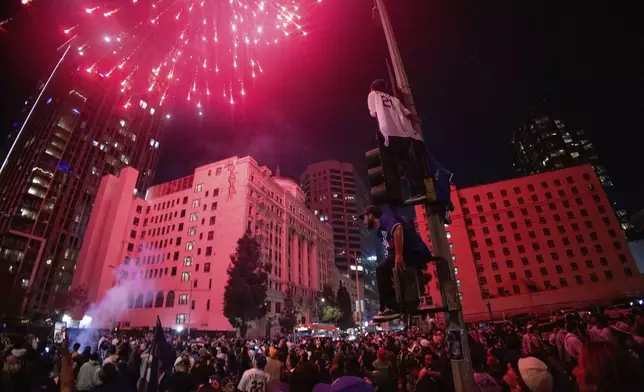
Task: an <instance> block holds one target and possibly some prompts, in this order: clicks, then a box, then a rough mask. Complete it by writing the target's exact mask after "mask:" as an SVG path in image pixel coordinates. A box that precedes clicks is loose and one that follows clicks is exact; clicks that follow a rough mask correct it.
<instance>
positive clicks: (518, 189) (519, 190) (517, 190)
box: [514, 186, 521, 195]
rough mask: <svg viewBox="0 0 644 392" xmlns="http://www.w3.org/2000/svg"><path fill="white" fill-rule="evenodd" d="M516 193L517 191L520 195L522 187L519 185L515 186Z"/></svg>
mask: <svg viewBox="0 0 644 392" xmlns="http://www.w3.org/2000/svg"><path fill="white" fill-rule="evenodd" d="M514 193H515V194H517V195H518V194H519V193H521V188H519V187H518V186H515V187H514Z"/></svg>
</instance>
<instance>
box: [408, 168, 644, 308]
mask: <svg viewBox="0 0 644 392" xmlns="http://www.w3.org/2000/svg"><path fill="white" fill-rule="evenodd" d="M452 201H453V203H454V207H455V210H454V213H453V214H452V218H453V223H452V224H451V225H449V226H447V227H446V230H447V237H448V241H449V244H450V248H451V252H452V259H453V262H454V267H455V276H456V278H457V285H458V287H459V291H460V293H461V302H462V305H463V311H464V314H465V317H466V319H469V320H477V319H478V320H480V319H487V318H488V317H489V312H488V304H489V307H490V309H491V311H492V313H493V316H494V317H501V316H502V315H503V314H504V315H506V316H508V315H512V314H517V313H524V312H548V311H549V310H556V309H557V308H563V307H570V306H588V305H591V304H600V305H601V304H609V303H610V302H611V301H612V300H613V299H618V298H626V297H631V296H642V295H644V284H643V281H642V278H641V277H640V275H639V272H638V269H637V266H636V264H635V260H634V259H633V256H632V255H631V253H630V251H629V248H628V242H627V240H626V237H625V235H624V232H623V231H622V230H621V229H620V223H619V221H618V220H617V218H616V217H615V213H614V212H613V209H612V208H611V204H610V201H609V200H608V198H607V197H606V193H605V192H604V189H603V188H602V186H601V183H600V180H599V178H598V177H597V175H596V174H595V171H594V170H593V168H592V166H590V165H583V166H577V167H573V168H568V169H563V170H558V171H553V172H547V173H542V174H536V175H532V176H527V177H521V178H517V179H513V180H508V181H501V182H497V183H493V184H487V185H482V186H477V187H472V188H466V189H460V190H456V189H455V188H453V189H452ZM416 215H417V223H418V228H419V232H420V235H421V237H422V238H423V239H424V240H425V241H427V243H428V244H429V245H430V246H431V243H430V242H431V241H430V240H429V232H428V229H427V218H426V216H425V213H424V210H423V209H422V208H419V207H417V210H416ZM430 271H431V273H432V275H433V279H432V280H431V282H430V283H429V284H428V289H429V292H430V295H431V296H432V299H433V300H434V302H435V303H440V294H439V291H438V282H437V280H436V278H435V271H434V269H433V267H432V268H430Z"/></svg>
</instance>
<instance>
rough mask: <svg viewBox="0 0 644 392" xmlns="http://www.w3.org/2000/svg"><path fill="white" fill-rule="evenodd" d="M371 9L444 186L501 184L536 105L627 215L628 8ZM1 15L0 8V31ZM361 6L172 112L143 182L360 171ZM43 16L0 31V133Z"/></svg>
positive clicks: (38, 13)
mask: <svg viewBox="0 0 644 392" xmlns="http://www.w3.org/2000/svg"><path fill="white" fill-rule="evenodd" d="M12 2H13V3H19V0H12ZM3 3H6V2H3ZM38 3H44V2H43V1H40V2H36V3H35V4H36V5H38ZM563 3H565V4H563ZM634 3H635V2H634ZM387 4H388V5H389V13H390V15H391V17H392V20H393V25H394V28H395V30H396V34H397V38H398V40H399V45H400V48H401V51H402V55H403V60H404V61H405V64H406V67H407V71H408V73H409V78H410V82H411V86H412V90H413V92H414V96H415V100H416V105H417V107H418V109H419V112H420V116H421V118H422V120H423V127H424V132H425V137H426V141H427V143H428V145H429V148H430V150H431V151H432V152H433V153H434V154H435V156H436V157H437V158H438V159H439V160H440V161H441V162H442V163H443V165H444V166H446V167H447V168H449V169H450V170H452V171H453V172H454V173H455V176H454V182H455V183H456V184H457V186H460V187H464V186H468V185H475V184H484V183H487V182H493V181H498V180H502V179H505V178H509V177H513V176H515V174H514V172H513V170H512V164H511V157H510V149H509V138H510V135H511V132H512V130H513V129H515V128H516V127H517V126H518V124H519V123H520V122H521V121H522V119H524V118H525V116H526V115H527V114H528V113H529V111H530V109H531V107H533V106H534V104H536V103H537V102H539V101H540V100H542V99H544V98H547V99H549V100H550V101H552V102H553V103H555V104H556V105H558V107H559V108H560V109H561V110H562V111H564V112H566V113H567V114H568V115H569V116H571V117H572V118H574V119H575V120H576V122H578V123H579V124H581V125H582V126H583V128H584V129H586V130H587V131H588V133H589V134H590V135H591V138H592V141H593V142H594V144H595V146H596V147H597V148H598V150H599V153H600V155H601V158H602V160H603V161H604V162H605V165H606V167H607V168H608V170H609V172H610V173H611V175H612V177H613V182H614V183H615V185H616V187H617V189H618V191H619V193H620V194H621V201H622V202H623V203H624V205H625V206H626V207H627V208H628V209H629V210H630V212H634V211H636V210H638V209H641V208H644V170H642V169H643V168H644V163H642V151H643V149H642V147H643V145H642V144H641V142H640V143H637V141H638V140H641V139H642V137H641V136H640V135H639V133H640V132H641V130H642V126H641V123H642V121H641V119H640V117H641V113H644V107H643V106H644V99H643V98H642V97H643V96H644V78H643V77H642V75H643V74H644V59H643V55H642V53H643V50H642V49H643V48H644V31H643V30H644V29H643V27H642V26H644V23H642V22H643V21H642V18H641V17H640V16H639V15H641V13H639V12H637V11H638V10H637V9H636V8H635V4H633V5H624V4H617V3H601V8H600V7H599V6H595V5H593V4H591V3H589V2H569V1H551V2H545V4H544V2H542V1H521V2H519V1H495V2H482V1H475V0H472V1H446V0H444V1H434V0H395V1H394V0H389V1H387ZM13 6H15V4H14V5H13ZM13 6H7V5H6V4H3V5H2V6H1V7H2V8H1V9H0V11H1V12H0V19H2V17H1V16H4V15H6V14H7V13H10V12H11V8H13ZM593 7H596V8H593ZM629 7H632V9H629ZM371 9H372V2H371V1H370V0H324V2H323V5H322V6H321V7H319V9H318V10H317V12H315V13H314V14H313V15H310V16H309V17H308V18H307V19H308V21H309V23H307V27H306V28H307V31H308V32H309V34H308V36H306V37H299V38H296V37H292V38H290V39H289V40H288V42H284V44H282V45H281V46H280V48H279V49H276V50H275V51H274V52H273V53H271V55H270V56H269V57H268V58H265V59H264V63H263V64H262V65H263V67H264V69H265V75H264V76H263V77H262V78H260V79H259V80H258V82H257V84H256V85H255V86H252V87H249V89H248V90H249V93H248V96H247V98H246V101H245V102H243V103H240V104H236V105H235V106H234V108H231V106H229V105H225V104H222V105H216V106H212V107H210V108H208V110H207V111H206V113H205V114H206V115H205V116H204V117H203V118H199V117H197V116H196V115H195V112H194V110H192V109H190V110H181V109H177V110H175V111H174V112H173V118H172V120H171V122H172V125H171V126H170V127H169V129H168V130H167V133H166V138H165V140H163V141H162V144H161V147H162V151H161V158H160V162H159V167H158V170H157V175H156V181H157V182H162V181H167V180H170V179H173V178H177V177H180V176H184V175H187V174H189V173H191V172H192V169H193V168H194V167H195V166H197V165H202V164H206V163H208V162H212V161H216V160H219V159H222V158H226V157H228V156H231V155H239V156H243V155H251V156H253V157H254V158H255V159H256V160H257V161H258V162H259V163H260V164H265V165H268V166H269V167H271V168H273V169H274V168H275V167H276V166H277V165H279V166H280V168H281V170H282V174H283V175H287V176H290V177H293V178H295V179H299V175H300V174H301V172H302V171H303V169H304V168H305V166H306V165H307V164H310V163H314V162H317V161H320V160H324V159H329V158H333V159H339V160H346V161H349V162H352V163H354V164H356V165H357V166H358V168H359V170H364V164H363V162H362V157H363V154H364V151H366V150H367V149H370V148H372V147H374V146H375V142H374V132H375V130H376V124H375V120H373V119H372V118H371V117H370V116H369V113H368V110H367V107H366V97H367V93H368V89H369V85H370V84H371V82H372V81H373V80H374V79H376V78H378V77H387V68H386V65H385V57H386V55H387V52H386V45H385V42H384V36H383V34H382V30H381V29H379V28H378V27H377V25H376V24H375V23H374V22H373V21H372V13H371ZM43 10H45V11H51V10H46V7H45V6H44V5H43V6H42V7H40V6H38V7H34V10H33V11H32V12H30V13H28V14H26V15H25V13H23V15H22V16H21V18H20V20H19V22H20V23H11V24H8V25H6V26H4V27H5V30H6V31H4V32H2V31H0V51H1V52H0V53H2V63H1V64H0V101H1V103H2V108H3V109H2V112H1V113H0V129H2V132H3V133H4V132H6V130H7V129H8V128H9V127H10V126H11V123H12V122H13V121H14V120H15V119H16V116H17V115H18V113H19V110H20V108H21V105H22V102H23V101H24V99H25V97H26V96H28V95H29V94H30V93H31V92H33V89H34V87H35V85H36V81H37V80H38V78H42V77H43V75H44V74H45V73H46V71H47V69H49V68H51V66H52V63H51V61H53V56H52V53H53V50H52V49H51V48H55V46H57V45H56V44H57V43H58V44H59V43H60V42H58V41H56V40H55V39H54V38H52V37H53V35H52V34H51V32H52V31H53V30H54V29H58V28H59V26H60V24H61V23H62V22H60V20H62V19H64V15H60V16H56V15H55V12H45V11H43ZM43 14H44V15H43ZM52 15H53V16H54V18H52ZM56 17H57V18H58V20H57V19H55V18H56ZM43 48H44V49H43Z"/></svg>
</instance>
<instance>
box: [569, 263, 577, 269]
mask: <svg viewBox="0 0 644 392" xmlns="http://www.w3.org/2000/svg"><path fill="white" fill-rule="evenodd" d="M570 268H572V270H573V271H579V266H578V265H577V263H570Z"/></svg>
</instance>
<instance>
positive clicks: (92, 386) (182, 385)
mask: <svg viewBox="0 0 644 392" xmlns="http://www.w3.org/2000/svg"><path fill="white" fill-rule="evenodd" d="M629 321H630V322H628V321H626V320H620V321H617V322H614V323H612V324H609V323H608V322H607V320H606V319H605V318H604V317H603V316H602V315H596V316H594V315H593V316H591V315H586V316H585V317H580V316H578V315H576V314H574V315H570V316H568V317H566V318H561V319H558V320H554V324H555V325H554V328H553V329H552V330H551V331H549V336H547V337H545V334H544V333H542V331H540V327H539V326H538V325H536V324H527V325H525V326H521V327H520V326H518V325H517V324H513V323H509V322H508V323H497V324H492V323H485V324H480V325H473V326H471V328H470V330H469V334H468V335H467V336H468V341H469V348H470V353H471V364H472V368H473V371H474V380H475V383H476V388H477V390H478V391H480V392H500V391H511V392H560V391H579V392H590V391H599V392H603V391H610V392H629V391H644V378H643V375H644V371H643V370H644V367H643V364H644V337H643V334H642V332H644V317H642V316H641V315H639V314H638V315H635V316H633V318H632V319H631V320H629ZM551 327H552V326H551ZM447 335H448V334H447V333H446V331H445V330H444V329H441V328H440V327H436V328H433V329H432V330H430V331H421V330H418V329H413V328H411V329H407V330H404V331H387V332H385V331H381V332H373V333H363V334H360V335H357V336H346V337H343V338H339V339H325V338H308V339H300V340H299V341H297V342H295V343H292V342H290V341H288V340H287V339H284V338H275V339H239V338H227V337H223V336H222V337H199V338H193V339H188V338H187V336H185V335H183V336H178V335H175V336H169V337H168V338H167V339H168V340H167V342H168V345H169V347H170V348H171V351H172V358H175V359H174V362H173V363H171V364H170V366H169V367H168V369H170V370H165V371H160V372H159V374H158V376H159V378H158V380H159V383H158V390H159V391H167V392H220V391H229V392H236V391H243V392H272V391H274V392H287V391H291V392H312V391H315V392H324V391H327V392H328V391H337V392H339V391H344V392H349V391H357V392H363V391H364V392H367V391H383V392H389V391H391V392H395V391H402V392H430V391H439V392H451V391H454V390H455V383H454V377H453V371H452V363H451V355H452V354H451V350H450V348H451V347H450V345H451V344H452V343H450V342H448V339H446V336H447ZM153 339H154V335H153V334H143V335H138V336H135V335H134V334H133V333H132V332H130V333H128V332H119V333H109V334H104V335H103V336H101V337H100V338H99V339H98V340H97V341H94V342H92V344H91V345H90V346H87V347H81V345H80V344H79V343H74V342H70V343H71V347H70V348H67V346H66V345H65V344H63V345H62V346H60V350H58V349H57V346H56V345H55V344H54V343H53V342H52V343H51V344H49V345H48V344H47V342H46V341H45V340H44V339H43V340H40V341H39V340H38V339H36V338H35V337H33V336H31V335H28V336H25V337H15V336H13V337H11V338H9V337H7V336H3V337H2V342H1V343H0V363H1V364H2V375H1V379H0V390H2V391H7V392H32V391H43V392H47V391H58V390H63V391H65V390H69V391H73V390H76V391H88V392H89V391H91V392H117V391H119V392H120V391H123V392H130V391H131V392H135V391H137V390H139V391H140V390H145V386H146V384H149V377H150V374H151V372H150V371H149V369H150V365H151V360H152V355H151V350H152V349H153V348H152V347H153V344H152V343H153V342H152V341H153ZM461 381H462V380H461ZM155 385H156V383H155Z"/></svg>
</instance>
